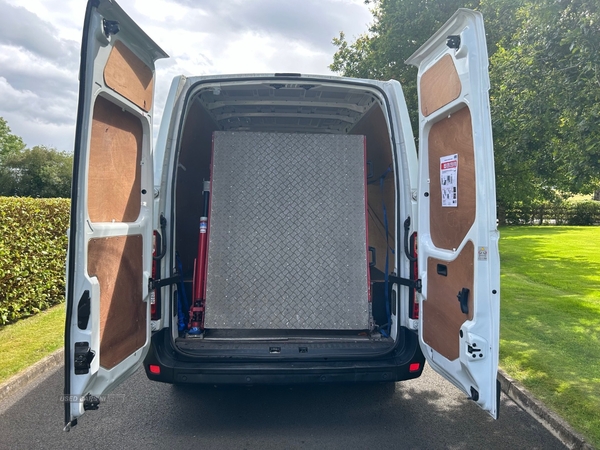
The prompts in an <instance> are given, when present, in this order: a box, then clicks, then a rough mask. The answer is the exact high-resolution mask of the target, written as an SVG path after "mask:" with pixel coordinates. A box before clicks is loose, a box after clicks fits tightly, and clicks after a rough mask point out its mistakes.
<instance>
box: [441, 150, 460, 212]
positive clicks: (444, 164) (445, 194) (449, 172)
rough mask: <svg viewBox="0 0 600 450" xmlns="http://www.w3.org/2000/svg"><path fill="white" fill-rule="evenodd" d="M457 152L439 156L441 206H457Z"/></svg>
mask: <svg viewBox="0 0 600 450" xmlns="http://www.w3.org/2000/svg"><path fill="white" fill-rule="evenodd" d="M457 182H458V154H454V155H448V156H442V157H441V158H440V184H441V186H442V206H443V207H454V208H456V207H457V206H458V192H457Z"/></svg>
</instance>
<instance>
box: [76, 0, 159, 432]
mask: <svg viewBox="0 0 600 450" xmlns="http://www.w3.org/2000/svg"><path fill="white" fill-rule="evenodd" d="M166 56H167V55H166V54H165V53H164V52H163V51H162V50H161V49H160V48H158V47H157V46H156V44H155V43H154V42H152V40H151V39H150V38H149V37H148V36H147V35H146V34H145V33H144V32H143V31H142V30H141V29H140V28H139V27H138V26H137V25H136V24H135V22H133V21H132V20H131V19H130V18H129V17H128V16H127V15H126V14H125V12H124V11H123V10H122V9H121V8H120V7H119V6H118V5H117V4H116V3H115V2H114V1H109V0H100V1H99V0H90V1H88V5H87V9H86V15H85V23H84V27H83V41H82V49H81V66H80V73H79V81H80V86H79V105H78V110H77V130H76V136H75V151H74V169H73V189H72V197H71V223H70V230H69V250H68V261H67V318H66V325H65V398H64V401H65V424H66V426H65V429H66V430H68V429H69V428H70V427H71V426H73V425H75V424H76V423H77V418H78V417H79V416H81V415H82V414H83V413H84V411H85V410H87V409H96V408H97V407H98V403H99V401H101V400H102V397H101V396H102V395H104V394H106V393H107V392H109V391H110V390H111V389H112V388H114V387H115V386H116V385H117V384H118V383H119V382H121V381H123V380H125V379H126V378H127V377H128V376H129V375H130V374H131V373H133V372H134V371H135V369H137V367H138V366H139V365H140V364H141V362H142V358H143V357H144V354H145V351H146V348H147V346H148V345H149V343H150V317H149V315H150V314H149V311H150V310H149V308H150V305H149V301H148V292H149V289H148V283H149V278H150V273H151V272H150V271H151V264H152V205H153V199H152V196H153V180H152V170H153V168H152V149H151V145H152V100H153V88H154V61H155V60H156V59H158V58H162V57H166Z"/></svg>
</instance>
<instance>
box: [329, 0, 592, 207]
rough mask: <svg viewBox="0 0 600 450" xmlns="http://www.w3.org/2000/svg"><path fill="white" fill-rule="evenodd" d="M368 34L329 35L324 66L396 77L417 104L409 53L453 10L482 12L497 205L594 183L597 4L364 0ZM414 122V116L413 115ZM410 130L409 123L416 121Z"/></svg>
mask: <svg viewBox="0 0 600 450" xmlns="http://www.w3.org/2000/svg"><path fill="white" fill-rule="evenodd" d="M367 3H370V4H371V5H372V11H373V15H374V23H373V25H372V26H371V28H370V30H369V33H368V34H365V35H363V36H360V37H359V38H358V39H357V40H356V41H355V42H353V43H349V42H348V41H347V40H346V39H345V36H344V34H343V33H341V34H340V36H339V37H337V38H334V39H333V43H334V45H335V46H336V47H337V51H336V53H335V55H334V57H333V63H332V64H331V66H330V68H331V69H332V70H333V71H335V72H339V73H341V74H343V75H346V76H354V77H366V78H375V79H389V78H394V79H397V80H398V81H400V82H401V83H402V84H403V89H404V92H405V95H406V98H407V103H408V105H409V108H410V110H411V112H413V113H416V111H417V108H416V106H417V95H416V70H415V69H414V68H411V67H408V66H406V65H405V64H404V63H403V61H404V60H406V59H407V57H408V56H410V55H411V54H412V53H413V52H414V51H415V50H416V49H417V48H418V47H419V46H420V45H421V44H423V43H424V42H425V41H426V40H427V38H428V37H429V36H430V35H431V34H433V33H434V32H435V31H436V30H437V29H438V28H439V27H440V26H441V25H442V24H443V23H444V22H445V21H446V20H447V19H448V18H449V17H450V16H451V15H452V13H453V12H454V11H455V10H456V9H457V8H459V7H468V8H474V9H478V10H480V11H481V12H482V13H483V15H484V19H485V22H486V33H487V41H488V53H489V55H490V80H491V90H490V104H491V108H492V121H493V128H494V130H493V131H494V145H495V158H496V175H497V188H498V202H499V204H500V205H501V206H509V205H514V204H515V203H523V204H526V203H531V202H535V201H538V200H551V199H553V198H556V197H557V196H558V195H559V193H560V194H572V193H589V192H591V191H592V190H594V189H598V187H600V126H599V125H600V114H599V112H600V111H599V109H600V102H599V100H600V98H599V96H600V73H599V71H600V4H599V3H598V2H597V1H596V0H480V1H459V0H371V1H367ZM412 120H413V127H414V125H415V124H416V120H417V117H416V116H413V117H412ZM414 128H416V127H414Z"/></svg>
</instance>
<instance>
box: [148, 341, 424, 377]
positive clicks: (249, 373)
mask: <svg viewBox="0 0 600 450" xmlns="http://www.w3.org/2000/svg"><path fill="white" fill-rule="evenodd" d="M416 363H418V368H417V369H415V366H416ZM424 363H425V357H424V356H423V354H422V353H421V349H420V347H419V345H418V341H417V336H416V335H415V334H414V333H412V332H410V331H406V338H405V340H404V345H403V346H402V348H400V349H396V350H394V351H392V352H390V353H388V354H386V355H385V356H382V357H378V358H372V359H364V358H362V359H350V358H349V359H342V360H325V359H322V360H304V361H277V360H269V359H264V360H257V359H252V360H251V359H247V360H231V359H228V360H226V361H223V360H222V359H221V360H218V359H216V360H215V359H212V360H202V361H200V360H190V359H187V360H185V359H182V358H178V357H177V352H176V351H175V349H174V348H173V347H172V345H171V343H170V339H169V337H168V336H166V333H165V332H164V330H163V331H161V332H159V333H156V334H155V335H154V336H153V337H152V344H151V346H150V351H149V352H148V355H147V356H146V359H145V361H144V369H145V371H146V375H147V376H148V378H149V379H151V380H153V381H160V382H163V383H175V384H185V383H195V384H219V385H226V384H233V385H255V384H323V383H372V382H382V381H402V380H409V379H413V378H418V377H419V376H420V375H421V373H422V371H423V365H424ZM411 364H412V365H413V366H412V367H411ZM150 365H153V366H158V367H159V368H160V373H152V372H151V371H150V369H149V367H150ZM155 369H156V368H155ZM411 369H412V370H411Z"/></svg>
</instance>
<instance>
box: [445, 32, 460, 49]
mask: <svg viewBox="0 0 600 450" xmlns="http://www.w3.org/2000/svg"><path fill="white" fill-rule="evenodd" d="M446 45H447V46H448V48H456V49H457V48H460V36H459V35H451V36H448V37H447V38H446Z"/></svg>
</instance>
